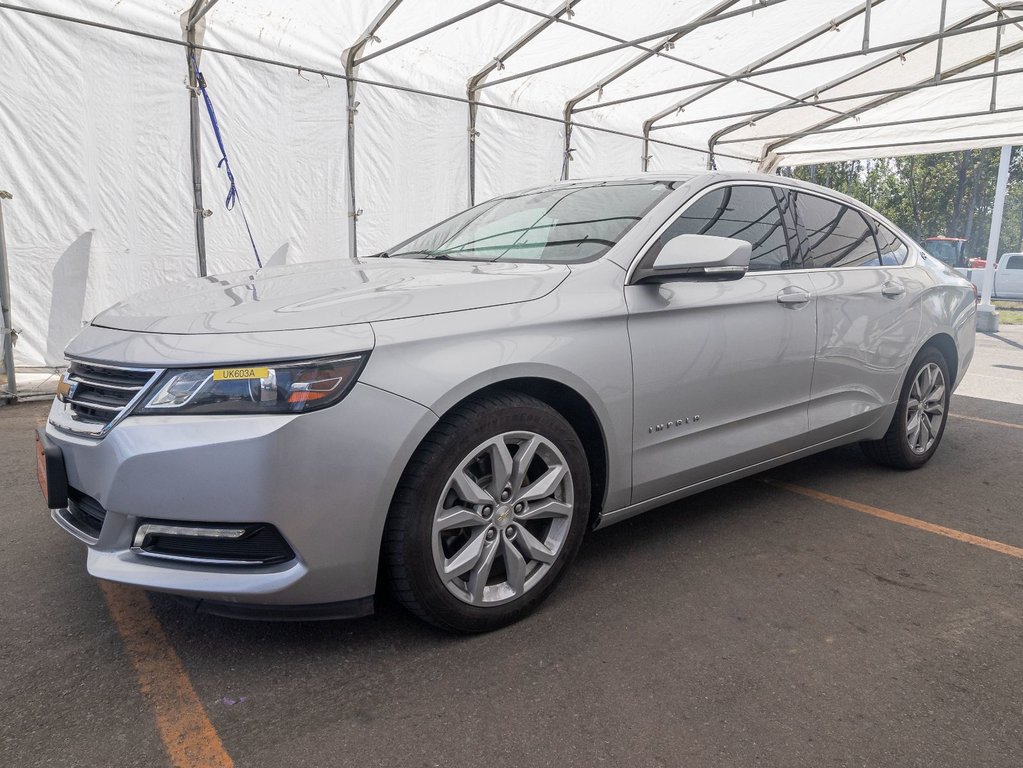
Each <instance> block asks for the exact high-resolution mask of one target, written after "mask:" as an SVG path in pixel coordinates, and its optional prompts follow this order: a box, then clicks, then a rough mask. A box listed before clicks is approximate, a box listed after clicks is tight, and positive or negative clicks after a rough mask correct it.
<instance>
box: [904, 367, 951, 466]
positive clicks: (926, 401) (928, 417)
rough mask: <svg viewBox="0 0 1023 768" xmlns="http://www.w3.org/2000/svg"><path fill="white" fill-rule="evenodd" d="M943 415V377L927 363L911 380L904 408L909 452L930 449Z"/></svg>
mask: <svg viewBox="0 0 1023 768" xmlns="http://www.w3.org/2000/svg"><path fill="white" fill-rule="evenodd" d="M944 417H945V376H944V374H943V373H942V372H941V368H940V367H938V365H937V364H936V363H927V365H925V366H923V367H922V368H921V369H920V371H919V372H918V373H917V375H916V378H915V379H914V380H913V386H912V387H911V388H910V390H909V400H908V401H907V407H906V439H907V441H908V442H909V448H910V450H912V451H913V453H916V454H923V453H927V451H929V450H930V448H931V446H932V445H934V441H935V440H937V438H938V434H939V432H940V431H941V422H942V419H944Z"/></svg>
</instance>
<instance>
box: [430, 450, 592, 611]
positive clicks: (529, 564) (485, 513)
mask: <svg viewBox="0 0 1023 768" xmlns="http://www.w3.org/2000/svg"><path fill="white" fill-rule="evenodd" d="M573 495H574V494H573V485H572V473H571V470H570V469H569V466H568V462H567V461H566V460H565V457H564V455H563V454H562V453H561V451H560V450H559V449H558V447H557V446H556V445H554V443H553V442H551V441H550V440H548V439H547V438H545V437H543V436H541V435H538V434H536V433H533V432H527V431H516V432H505V433H503V434H500V435H496V436H495V437H492V438H490V439H489V440H487V441H485V442H483V443H481V444H480V445H478V446H476V447H475V448H474V449H473V450H472V451H471V452H470V453H469V454H468V455H467V456H466V457H465V458H464V459H463V460H462V461H461V462H459V464H458V466H457V467H456V468H455V470H454V471H453V472H452V473H451V475H450V477H449V478H448V480H447V482H446V483H445V486H444V491H443V493H442V494H441V497H440V499H439V501H438V502H437V507H436V511H435V513H434V520H433V560H434V565H435V566H436V569H437V573H438V575H439V576H440V578H441V581H442V582H443V583H444V586H445V587H446V588H447V589H448V591H449V592H451V593H452V594H453V595H455V596H456V597H457V598H459V599H460V600H462V601H463V602H465V603H468V604H470V605H480V606H494V605H500V604H502V603H507V602H509V601H511V600H514V599H516V598H518V597H521V596H522V595H524V594H525V593H526V592H528V591H529V590H530V589H532V588H533V587H534V586H536V584H537V583H538V582H539V581H540V580H541V579H542V578H543V577H544V574H546V573H547V572H548V571H549V570H550V568H551V566H552V565H553V564H554V563H555V562H556V561H557V559H558V557H559V555H560V554H561V552H562V550H563V549H564V546H565V542H566V540H567V538H568V535H569V531H570V529H571V523H572V514H573V512H574V509H573Z"/></svg>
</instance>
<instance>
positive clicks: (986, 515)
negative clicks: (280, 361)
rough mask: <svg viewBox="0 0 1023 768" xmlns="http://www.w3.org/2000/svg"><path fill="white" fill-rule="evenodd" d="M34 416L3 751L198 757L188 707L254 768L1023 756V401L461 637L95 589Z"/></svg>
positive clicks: (674, 531)
mask: <svg viewBox="0 0 1023 768" xmlns="http://www.w3.org/2000/svg"><path fill="white" fill-rule="evenodd" d="M45 410H46V405H45V404H43V403H29V404H24V405H18V406H12V407H8V408H0V489H2V490H0V494H2V495H0V525H2V529H3V532H4V535H3V536H2V537H0V562H2V563H3V565H4V574H5V578H4V583H5V587H6V588H5V589H4V591H3V593H2V595H0V765H2V766H12V768H14V767H17V768H20V767H21V766H26V767H28V766H105V767H113V766H138V765H149V766H163V765H172V764H174V762H172V761H175V762H176V763H177V764H178V765H182V764H188V763H187V760H188V759H189V757H188V755H189V754H190V753H189V752H188V747H189V745H188V744H187V743H184V744H177V745H175V744H168V743H167V733H168V732H169V731H168V718H169V719H170V721H171V725H173V719H174V717H176V716H178V715H179V714H180V713H181V712H182V711H190V712H192V714H194V715H196V717H198V718H200V719H202V720H203V722H205V726H203V727H199V726H198V725H197V726H195V727H194V728H192V727H191V726H188V727H186V728H185V729H184V731H183V732H184V733H185V736H184V737H182V738H183V739H184V741H185V742H187V741H188V739H193V740H201V741H203V743H204V744H205V745H206V747H208V748H210V749H214V747H216V749H217V750H220V753H221V758H222V759H223V760H227V761H228V762H227V763H222V764H230V762H232V761H233V764H234V765H237V766H292V765H301V766H359V767H360V768H364V767H366V768H368V767H369V766H452V767H459V766H480V765H488V766H515V767H516V768H520V767H521V766H538V767H539V766H557V767H558V768H567V767H569V766H585V767H586V768H590V767H592V766H601V765H607V766H630V767H634V766H784V767H785V768H794V767H796V766H813V767H814V768H817V767H819V766H900V768H902V767H907V768H908V767H909V766H926V768H932V767H933V766H981V765H983V766H1006V767H1011V768H1017V767H1018V766H1019V765H1021V764H1023V653H1021V648H1023V644H1021V641H1020V637H1021V634H1023V600H1021V598H1023V549H1020V548H1023V494H1021V490H1023V489H1021V480H1020V478H1021V477H1023V450H1021V449H1023V405H1017V404H1012V403H999V402H993V401H991V400H981V399H972V398H968V397H962V396H956V397H955V398H954V400H953V413H954V414H955V415H954V416H953V417H952V418H951V419H950V421H949V425H948V429H947V431H946V434H945V437H944V442H943V444H942V446H941V449H940V450H939V452H938V454H937V455H936V457H935V459H934V460H933V461H932V462H931V463H930V464H929V465H928V466H927V467H925V468H924V469H922V470H919V471H917V472H911V473H904V472H896V471H891V470H885V469H880V468H878V467H876V466H874V465H872V464H870V463H869V462H867V461H866V460H865V459H864V458H863V457H862V456H861V454H860V453H859V451H858V450H857V449H856V448H846V449H840V450H836V451H831V452H829V453H826V454H822V455H820V456H816V457H812V458H809V459H806V460H802V461H799V462H796V463H794V464H790V465H788V466H786V467H783V468H780V469H776V470H773V471H771V472H769V473H767V474H766V475H763V476H759V477H756V478H751V479H749V480H744V481H741V482H737V483H734V484H732V485H729V486H726V487H723V488H719V489H717V490H714V491H711V492H708V493H704V494H701V495H699V496H696V497H694V498H691V499H688V500H686V501H684V502H681V503H677V504H672V505H669V506H666V507H663V508H661V509H659V510H656V511H654V512H651V513H648V514H647V515H644V516H641V517H639V518H635V519H633V520H630V521H627V522H625V523H622V524H620V525H617V526H614V527H611V528H608V529H606V530H603V531H598V532H596V533H593V534H592V535H590V537H589V539H588V540H587V541H586V542H585V543H584V545H583V550H582V553H581V555H580V557H579V559H578V560H577V561H576V563H575V564H574V565H573V567H572V569H571V571H570V573H569V574H568V576H567V577H566V579H565V580H564V581H563V582H562V584H561V585H560V587H559V589H558V590H557V591H556V592H555V593H554V595H552V597H551V599H550V600H548V601H547V603H545V605H544V606H543V607H542V608H541V610H540V611H539V612H538V613H536V614H535V615H534V616H532V617H530V618H528V619H527V620H525V621H523V622H521V623H519V624H517V625H515V626H513V627H510V628H507V629H505V630H503V631H500V632H496V633H493V634H489V635H485V636H478V637H469V638H465V637H453V636H450V635H446V634H443V633H440V632H438V631H435V630H433V629H431V628H430V627H427V626H424V625H422V624H420V623H419V622H417V621H415V620H414V619H413V618H412V617H410V616H408V615H407V614H405V613H404V612H403V611H402V610H401V609H400V608H398V607H396V606H394V605H393V604H391V603H389V602H388V601H386V600H385V601H383V602H382V604H381V605H380V606H379V609H378V612H377V614H376V615H374V616H372V617H369V618H366V619H360V620H358V621H350V622H325V623H302V624H272V623H252V622H242V621H235V620H228V619H221V618H216V617H210V616H201V615H195V614H193V613H190V612H189V611H188V610H187V609H186V608H184V607H182V606H181V605H179V604H178V603H176V602H175V601H174V600H172V599H171V598H168V597H166V596H160V595H152V596H150V597H149V598H148V599H147V598H145V596H144V595H143V594H142V593H137V594H136V593H135V592H134V591H132V590H127V591H126V590H123V589H122V591H121V592H117V591H115V590H112V589H110V588H107V589H106V590H104V589H103V588H102V587H101V585H100V584H99V583H98V582H96V581H94V580H93V579H91V578H90V577H89V576H88V575H87V574H86V573H85V552H84V551H83V548H82V546H81V545H80V544H79V543H78V542H76V541H75V540H73V539H71V538H70V537H69V536H67V535H66V534H65V533H63V532H62V531H61V530H59V529H58V528H57V527H56V525H55V524H54V523H53V522H52V521H51V520H50V518H49V515H48V513H47V512H46V510H45V509H44V505H43V502H42V499H41V497H40V494H39V489H38V487H37V485H36V480H35V470H34V455H33V450H32V436H31V429H32V427H33V426H34V425H35V423H36V422H37V420H39V419H41V418H42V417H43V415H44V413H45ZM765 481H771V482H765ZM779 483H780V484H787V485H779ZM807 492H809V493H811V494H812V493H814V492H816V493H817V495H816V496H812V497H811V496H808V495H806V494H807ZM820 494H825V496H821V495H820ZM879 513H888V514H889V517H885V516H883V515H880V514H879ZM899 516H902V517H901V518H900V517H899ZM913 521H915V522H913ZM957 532H958V533H961V534H964V535H965V538H961V537H960V538H957V537H956V535H955V534H956V533H957ZM971 536H972V537H973V538H971ZM983 542H989V543H993V544H995V545H1001V549H999V548H998V547H995V548H991V547H990V546H988V545H986V544H984V543H983ZM126 593H127V594H129V597H128V598H124V594H126ZM119 595H120V596H119ZM154 617H155V620H154ZM147 654H148V655H147ZM147 674H148V675H149V677H148V678H147ZM147 681H148V682H147ZM168 691H169V692H168ZM189 691H192V692H193V693H189ZM190 696H194V701H193V700H192V699H190V698H189V697H190ZM193 710H198V712H197V713H196V712H194V711H193ZM176 713H177V714H176ZM186 725H187V723H186ZM190 728H191V730H189V729H190ZM204 729H205V730H204ZM213 742H216V744H213ZM211 744H213V746H211ZM218 745H219V746H218ZM214 751H216V750H214ZM210 759H212V758H210ZM193 764H201V763H196V762H194V761H193Z"/></svg>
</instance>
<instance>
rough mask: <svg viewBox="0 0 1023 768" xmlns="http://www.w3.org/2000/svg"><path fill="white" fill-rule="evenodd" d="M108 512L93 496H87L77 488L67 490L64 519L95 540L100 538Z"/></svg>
mask: <svg viewBox="0 0 1023 768" xmlns="http://www.w3.org/2000/svg"><path fill="white" fill-rule="evenodd" d="M106 516H107V511H106V510H105V509H104V508H103V505H102V504H100V503H99V502H98V501H96V499H94V498H92V496H86V495H85V494H84V493H82V492H81V491H79V490H78V489H77V488H68V489H67V514H66V515H65V516H64V519H65V520H67V521H68V522H69V523H71V524H72V525H73V526H75V528H77V529H78V530H80V531H81V532H82V533H84V534H86V535H88V536H91V537H92V538H94V539H98V538H99V532H100V530H102V528H103V521H104V520H105V519H106Z"/></svg>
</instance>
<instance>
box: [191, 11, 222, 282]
mask: <svg viewBox="0 0 1023 768" xmlns="http://www.w3.org/2000/svg"><path fill="white" fill-rule="evenodd" d="M218 1H219V0H194V2H193V3H192V5H191V7H190V8H189V9H188V11H187V14H186V16H185V19H186V21H185V43H186V45H187V47H186V48H185V67H186V68H187V70H188V150H189V152H188V154H189V161H190V163H191V167H192V218H193V219H194V222H195V223H194V227H195V262H196V265H195V271H196V274H197V275H198V276H199V277H206V274H207V269H206V217H207V216H208V215H209V212H208V211H207V210H206V208H205V207H204V206H203V203H202V134H201V129H200V126H201V123H200V120H199V83H198V81H197V79H196V74H195V65H194V64H193V62H192V58H193V57H195V60H196V61H198V60H199V57H200V56H201V55H202V52H201V49H200V48H199V46H198V45H197V42H198V41H197V31H196V30H197V28H198V24H199V21H200V20H201V19H202V18H203V16H205V15H206V14H207V13H209V11H210V9H211V8H213V6H214V5H216V4H217V2H218Z"/></svg>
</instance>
